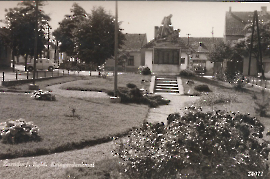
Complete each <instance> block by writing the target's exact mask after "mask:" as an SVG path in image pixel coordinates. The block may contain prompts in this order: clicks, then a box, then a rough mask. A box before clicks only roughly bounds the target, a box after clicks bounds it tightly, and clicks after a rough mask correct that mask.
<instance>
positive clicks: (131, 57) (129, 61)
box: [127, 56, 134, 66]
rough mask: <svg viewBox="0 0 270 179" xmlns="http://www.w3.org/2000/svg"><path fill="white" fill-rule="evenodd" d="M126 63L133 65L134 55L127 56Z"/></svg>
mask: <svg viewBox="0 0 270 179" xmlns="http://www.w3.org/2000/svg"><path fill="white" fill-rule="evenodd" d="M127 65H128V66H134V56H130V57H129V59H128V60H127Z"/></svg>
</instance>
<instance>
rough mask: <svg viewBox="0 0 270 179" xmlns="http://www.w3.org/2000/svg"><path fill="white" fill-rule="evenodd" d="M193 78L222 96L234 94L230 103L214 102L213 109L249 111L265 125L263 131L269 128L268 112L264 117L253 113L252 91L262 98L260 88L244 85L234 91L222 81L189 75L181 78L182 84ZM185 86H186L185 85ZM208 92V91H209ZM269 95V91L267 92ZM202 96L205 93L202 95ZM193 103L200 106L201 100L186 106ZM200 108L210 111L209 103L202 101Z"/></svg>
mask: <svg viewBox="0 0 270 179" xmlns="http://www.w3.org/2000/svg"><path fill="white" fill-rule="evenodd" d="M190 79H192V80H194V82H195V85H199V84H207V85H208V86H209V88H210V89H211V90H212V91H213V93H219V94H223V95H224V96H231V97H233V96H235V99H233V100H232V103H230V102H227V103H226V102H225V103H219V104H214V109H215V110H227V111H228V112H238V111H239V112H240V113H250V115H251V116H254V117H257V118H258V119H259V120H260V121H261V122H262V123H263V124H264V125H265V132H267V131H268V130H270V120H269V119H270V113H269V114H268V115H267V116H266V117H260V116H258V115H257V114H256V113H255V110H254V106H255V104H254V102H255V99H253V97H252V96H253V95H254V93H255V94H257V97H258V100H259V101H260V100H262V96H261V90H260V89H258V88H254V87H251V86H249V85H246V87H245V88H244V89H243V90H242V91H236V90H234V89H233V87H232V86H229V85H224V82H219V81H213V80H210V79H206V78H202V77H190V78H185V79H182V81H183V86H184V88H185V85H184V81H185V80H186V81H187V80H190ZM186 88H187V87H186ZM209 94H210V93H209ZM267 94H268V95H269V93H267ZM203 98H207V97H205V95H203ZM192 104H194V105H195V106H202V104H201V101H200V100H198V101H195V103H190V102H187V103H186V106H189V105H192ZM202 109H203V111H204V112H206V111H211V110H212V107H211V105H207V104H206V103H204V105H203V106H202ZM264 137H266V139H267V140H270V137H268V136H264Z"/></svg>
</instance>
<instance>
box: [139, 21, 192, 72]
mask: <svg viewBox="0 0 270 179" xmlns="http://www.w3.org/2000/svg"><path fill="white" fill-rule="evenodd" d="M161 28H162V26H161V27H158V26H156V27H155V28H154V30H155V39H154V40H152V41H150V42H149V43H147V44H146V45H145V46H144V47H143V50H142V52H143V53H144V55H145V60H144V61H145V66H148V67H149V68H150V70H151V71H152V73H154V74H168V75H178V74H179V73H180V71H181V70H184V69H186V68H187V66H188V55H189V54H191V52H192V49H191V48H188V47H187V46H186V45H185V43H184V42H183V41H182V39H181V38H180V37H179V30H175V31H173V30H172V31H171V33H170V34H168V35H166V36H165V37H160V36H161V34H160V32H162V30H160V29H161ZM170 28H171V29H173V28H172V26H170Z"/></svg>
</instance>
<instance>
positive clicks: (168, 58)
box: [154, 49, 179, 65]
mask: <svg viewBox="0 0 270 179" xmlns="http://www.w3.org/2000/svg"><path fill="white" fill-rule="evenodd" d="M154 64H174V65H178V64H179V49H155V50H154Z"/></svg>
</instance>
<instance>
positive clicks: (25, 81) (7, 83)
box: [2, 76, 63, 86]
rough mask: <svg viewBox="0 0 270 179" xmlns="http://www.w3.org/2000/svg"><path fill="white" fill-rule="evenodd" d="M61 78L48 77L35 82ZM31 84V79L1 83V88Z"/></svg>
mask: <svg viewBox="0 0 270 179" xmlns="http://www.w3.org/2000/svg"><path fill="white" fill-rule="evenodd" d="M61 77H63V76H56V77H48V78H38V79H36V81H43V80H48V79H55V78H61ZM31 82H33V79H28V80H27V79H26V80H13V81H2V85H3V86H14V85H19V84H26V83H31Z"/></svg>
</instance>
